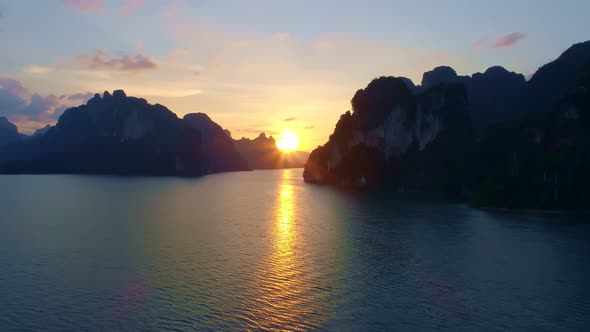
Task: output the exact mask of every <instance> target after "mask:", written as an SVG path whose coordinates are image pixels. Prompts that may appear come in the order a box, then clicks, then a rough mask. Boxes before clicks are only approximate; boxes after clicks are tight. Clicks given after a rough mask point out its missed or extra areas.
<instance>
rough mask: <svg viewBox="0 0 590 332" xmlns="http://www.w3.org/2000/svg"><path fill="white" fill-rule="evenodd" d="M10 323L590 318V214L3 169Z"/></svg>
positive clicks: (288, 174)
mask: <svg viewBox="0 0 590 332" xmlns="http://www.w3.org/2000/svg"><path fill="white" fill-rule="evenodd" d="M0 198H1V201H0V244H1V247H0V249H1V250H0V330H2V331H7V330H78V331H80V330H90V331H92V330H94V331H117V330H134V331H140V330H146V331H148V330H149V331H154V330H179V331H180V330H183V331H184V330H229V331H235V330H266V329H286V330H313V329H319V330H363V331H365V330H406V331H407V330H411V331H417V330H450V331H458V330H494V331H495V330H504V329H509V330H527V329H528V330H534V331H541V330H551V331H557V330H582V329H585V328H587V327H588V326H590V286H589V282H588V280H587V277H588V276H590V258H589V257H590V241H589V239H590V223H589V222H587V220H585V219H584V218H581V217H566V216H539V215H523V214H514V213H490V212H483V211H480V210H474V209H469V208H467V207H465V206H463V205H460V204H451V203H444V202H432V201H430V202H428V201H419V200H409V199H399V198H395V199H394V198H392V197H391V196H390V195H385V194H376V195H359V194H353V193H346V192H341V191H338V190H335V189H332V188H327V187H320V186H315V185H309V184H305V183H303V182H302V180H301V170H299V169H298V170H278V171H255V172H240V173H227V174H219V175H212V176H207V177H203V178H199V179H174V178H121V177H87V176H0Z"/></svg>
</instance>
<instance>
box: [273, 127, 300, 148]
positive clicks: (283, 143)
mask: <svg viewBox="0 0 590 332" xmlns="http://www.w3.org/2000/svg"><path fill="white" fill-rule="evenodd" d="M298 147H299V137H297V135H295V134H294V133H293V132H290V131H286V132H284V133H283V134H282V135H281V138H280V139H279V140H278V141H277V148H279V149H281V150H283V151H285V152H289V151H293V150H296V149H297V148H298Z"/></svg>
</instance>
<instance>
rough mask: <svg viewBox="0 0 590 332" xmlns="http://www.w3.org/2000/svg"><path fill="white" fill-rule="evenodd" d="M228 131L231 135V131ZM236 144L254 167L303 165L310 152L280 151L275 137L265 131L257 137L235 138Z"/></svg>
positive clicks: (267, 167)
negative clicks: (267, 134)
mask: <svg viewBox="0 0 590 332" xmlns="http://www.w3.org/2000/svg"><path fill="white" fill-rule="evenodd" d="M226 133H227V135H229V137H231V133H229V132H226ZM234 145H235V147H236V149H237V150H238V152H240V154H241V155H242V156H243V157H244V159H246V162H247V163H248V165H249V166H250V167H251V168H252V169H274V168H296V167H303V165H304V164H305V162H306V161H307V158H308V157H309V152H304V151H291V152H289V153H285V152H282V151H280V150H279V149H278V148H277V145H276V142H275V139H274V138H273V137H272V136H269V137H267V136H266V134H265V133H261V134H260V135H259V136H258V137H256V138H255V139H248V138H244V137H242V138H241V139H239V140H234Z"/></svg>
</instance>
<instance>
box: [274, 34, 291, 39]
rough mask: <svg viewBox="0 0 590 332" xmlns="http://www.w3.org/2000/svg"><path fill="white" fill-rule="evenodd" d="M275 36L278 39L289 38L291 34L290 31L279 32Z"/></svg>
mask: <svg viewBox="0 0 590 332" xmlns="http://www.w3.org/2000/svg"><path fill="white" fill-rule="evenodd" d="M273 37H274V39H276V40H287V39H289V38H291V35H290V34H289V33H288V32H277V33H275V34H274V35H273Z"/></svg>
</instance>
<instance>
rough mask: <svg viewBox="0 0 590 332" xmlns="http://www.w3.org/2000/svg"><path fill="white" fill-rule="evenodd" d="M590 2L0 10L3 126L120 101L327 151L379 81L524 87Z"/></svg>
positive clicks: (26, 5)
mask: <svg viewBox="0 0 590 332" xmlns="http://www.w3.org/2000/svg"><path fill="white" fill-rule="evenodd" d="M588 13H590V1H587V0H578V1H575V0H572V1H567V2H565V1H540V0H529V1H512V0H511V1H468V0H462V1H459V0H458V1H438V0H437V1H434V0H433V1H407V0H404V1H394V0H387V1H362V2H361V1H317V0H316V1H256V0H253V1H245V0H244V1H197V0H195V1H189V0H186V1H180V0H178V1H164V0H162V1H158V0H145V1H141V0H128V1H125V0H119V1H115V0H112V1H108V0H104V1H101V0H36V1H34V0H21V1H14V0H0V43H1V45H2V51H1V52H0V116H6V117H7V118H8V119H9V120H11V121H13V122H15V123H16V124H17V125H19V128H20V130H21V132H25V133H30V132H32V131H33V130H34V129H36V128H39V127H42V126H44V125H45V124H47V123H50V124H53V123H55V121H56V119H57V117H58V116H59V114H61V112H62V111H63V110H64V109H65V108H66V107H68V106H72V105H77V104H80V103H84V102H85V101H86V100H87V99H88V98H89V96H91V95H92V94H93V93H95V92H102V91H104V90H109V91H111V90H114V89H124V90H125V91H126V92H127V94H128V95H133V96H138V97H143V98H146V99H147V100H148V101H149V102H151V103H156V102H157V103H161V104H164V105H166V106H167V107H168V108H170V109H171V110H172V111H173V112H175V113H177V114H178V115H179V116H183V115H184V114H186V113H191V112H205V113H207V114H208V115H209V116H210V117H211V118H212V119H213V120H214V121H216V122H217V123H219V124H220V125H221V126H223V127H224V128H227V129H229V130H230V131H231V132H232V134H233V137H234V138H239V137H242V136H246V137H255V136H257V135H258V133H260V132H262V131H265V132H266V133H267V134H273V135H276V134H277V133H280V132H283V131H285V130H290V131H292V132H294V133H296V134H297V135H298V136H299V137H300V148H301V149H304V150H311V149H312V148H313V147H315V146H317V145H319V144H322V143H324V142H325V141H326V140H327V138H328V136H329V134H330V133H331V132H332V130H333V128H334V125H335V122H336V120H337V119H338V116H339V115H340V114H341V113H343V112H345V111H347V110H348V109H349V108H350V99H351V98H352V96H353V94H354V92H355V91H356V90H357V89H359V88H362V87H364V86H366V84H367V83H368V82H369V81H370V80H371V79H373V78H374V77H376V76H380V75H394V76H407V77H409V78H411V79H412V80H413V81H414V82H415V83H420V79H421V76H422V73H423V72H424V71H427V70H430V69H432V68H433V67H435V66H438V65H450V66H452V67H453V68H455V70H457V72H458V73H460V74H472V73H474V72H477V71H484V70H485V69H486V68H488V67H489V66H492V65H502V66H504V67H506V68H507V69H509V70H513V71H516V72H520V73H523V74H525V75H530V74H532V73H533V72H534V71H535V70H536V68H538V67H539V66H541V65H543V64H544V63H547V62H549V61H551V60H553V59H554V58H555V57H557V56H558V55H559V54H560V53H561V52H562V51H564V50H565V49H566V48H567V47H569V46H570V45H571V44H573V43H576V42H581V41H585V40H588V39H590V20H589V19H588Z"/></svg>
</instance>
